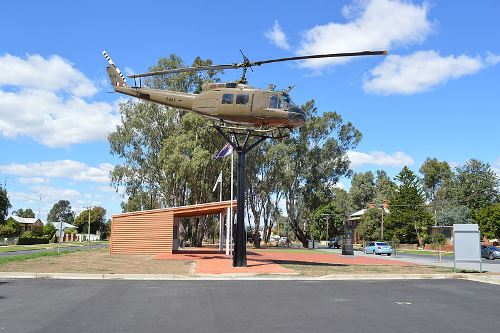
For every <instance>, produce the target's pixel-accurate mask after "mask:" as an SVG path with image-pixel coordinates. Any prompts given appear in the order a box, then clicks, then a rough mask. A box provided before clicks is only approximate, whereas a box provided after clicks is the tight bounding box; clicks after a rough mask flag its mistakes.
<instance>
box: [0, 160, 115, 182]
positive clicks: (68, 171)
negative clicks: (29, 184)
mask: <svg viewBox="0 0 500 333" xmlns="http://www.w3.org/2000/svg"><path fill="white" fill-rule="evenodd" d="M112 169H113V165H112V164H109V163H101V164H99V165H98V166H97V167H92V166H88V165H86V164H84V163H81V162H77V161H73V160H60V161H44V162H40V163H27V164H15V163H13V164H4V165H0V171H1V172H3V173H6V174H9V175H16V176H19V177H35V178H37V177H45V178H69V179H73V180H80V181H92V182H99V183H107V182H109V173H110V171H111V170H112Z"/></svg>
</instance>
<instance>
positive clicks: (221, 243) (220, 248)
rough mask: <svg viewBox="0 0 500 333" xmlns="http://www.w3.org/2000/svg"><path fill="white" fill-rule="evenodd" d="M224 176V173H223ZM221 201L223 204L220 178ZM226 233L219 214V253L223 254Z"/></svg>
mask: <svg viewBox="0 0 500 333" xmlns="http://www.w3.org/2000/svg"><path fill="white" fill-rule="evenodd" d="M221 175H222V171H221ZM219 201H220V202H222V177H220V184H219ZM223 231H224V222H223V221H222V213H220V214H219V252H222V251H223V249H224V244H223V241H222V233H223Z"/></svg>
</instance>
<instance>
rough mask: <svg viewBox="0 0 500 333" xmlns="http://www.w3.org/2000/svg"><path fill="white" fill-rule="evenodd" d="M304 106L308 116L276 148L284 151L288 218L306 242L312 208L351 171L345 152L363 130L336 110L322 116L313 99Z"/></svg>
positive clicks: (281, 167)
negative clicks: (345, 121)
mask: <svg viewBox="0 0 500 333" xmlns="http://www.w3.org/2000/svg"><path fill="white" fill-rule="evenodd" d="M302 109H303V110H304V112H305V113H306V120H307V121H306V123H305V124H304V126H302V127H301V128H299V129H297V130H296V131H295V132H294V133H292V134H291V135H290V136H289V137H288V138H286V139H284V140H283V141H282V142H279V143H277V144H276V147H275V149H277V150H278V151H280V152H281V154H280V158H279V161H277V163H278V165H279V170H281V181H282V186H283V193H284V198H285V204H286V211H287V216H288V221H289V224H290V227H291V228H292V230H293V232H294V234H295V236H296V238H297V239H298V240H299V241H300V242H301V243H302V245H303V246H307V243H308V240H309V239H310V232H309V227H308V225H307V218H308V217H309V212H311V211H314V210H315V209H317V208H318V207H320V206H321V205H322V204H323V203H324V202H325V200H327V199H331V198H332V195H333V189H334V185H335V184H336V183H337V182H338V180H339V178H340V177H342V176H350V175H351V171H350V169H349V159H348V158H347V155H346V153H347V151H348V150H350V149H353V148H354V147H356V145H357V144H358V143H359V141H360V140H361V133H360V132H359V131H358V130H357V129H356V128H355V127H354V126H353V125H352V124H351V123H350V122H347V123H344V122H343V120H342V118H341V117H340V115H339V114H337V113H335V112H324V113H323V114H322V115H321V116H319V115H318V114H317V113H318V111H317V108H316V106H315V104H314V101H313V100H311V101H309V102H307V103H306V104H305V105H304V106H302Z"/></svg>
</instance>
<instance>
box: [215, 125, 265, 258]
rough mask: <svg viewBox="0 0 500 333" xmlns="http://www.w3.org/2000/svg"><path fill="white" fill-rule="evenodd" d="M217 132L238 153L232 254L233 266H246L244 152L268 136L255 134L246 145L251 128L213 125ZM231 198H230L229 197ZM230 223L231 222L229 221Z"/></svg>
mask: <svg viewBox="0 0 500 333" xmlns="http://www.w3.org/2000/svg"><path fill="white" fill-rule="evenodd" d="M214 128H215V129H216V130H217V132H219V134H220V135H221V136H222V137H223V138H224V139H225V140H226V141H227V142H228V143H230V144H231V145H232V146H233V148H234V149H235V150H236V152H237V153H238V170H237V172H238V175H237V177H238V178H237V182H236V184H237V189H236V192H237V195H238V197H237V201H236V202H237V208H236V230H235V232H234V233H233V238H234V254H233V267H247V233H246V230H245V170H246V154H247V153H248V152H249V151H250V150H252V149H253V148H255V147H257V146H258V145H259V144H260V143H261V142H262V141H264V140H265V139H268V138H270V137H269V136H265V135H255V134H253V136H257V137H258V139H257V140H256V141H255V142H254V143H252V144H250V145H249V146H247V144H248V143H249V141H248V140H249V138H250V136H252V132H253V131H252V130H247V131H246V133H234V132H233V133H230V134H232V135H233V137H232V139H231V137H230V135H228V134H226V133H224V131H223V130H222V128H221V127H218V126H214ZM237 135H243V137H244V139H243V143H240V141H238V137H237ZM231 199H232V198H231ZM230 223H233V222H232V221H230Z"/></svg>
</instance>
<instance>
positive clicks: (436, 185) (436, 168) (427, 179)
mask: <svg viewBox="0 0 500 333" xmlns="http://www.w3.org/2000/svg"><path fill="white" fill-rule="evenodd" d="M419 171H420V173H421V174H423V175H424V179H423V184H424V190H425V193H426V195H427V198H428V199H429V200H430V201H434V199H435V197H436V194H437V192H438V191H439V189H440V188H441V187H442V186H443V185H444V184H445V183H446V182H448V181H450V180H451V179H452V177H453V173H452V171H451V169H450V166H449V165H448V163H447V162H445V161H443V162H439V161H438V160H437V159H435V158H432V159H431V158H427V159H426V160H425V162H424V163H423V164H422V166H421V167H420V169H419Z"/></svg>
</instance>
